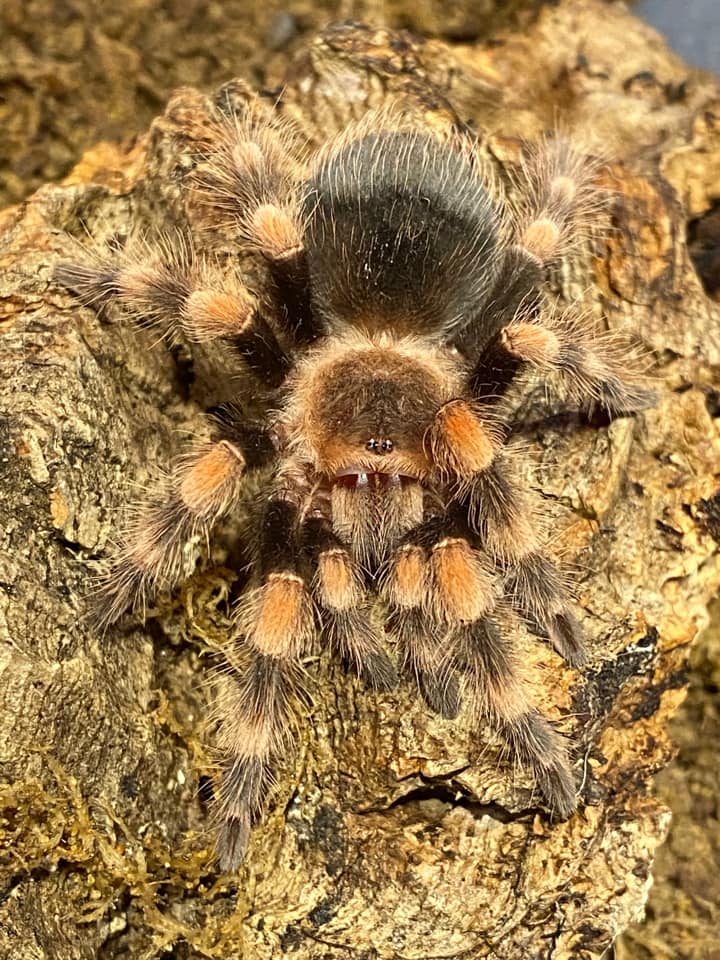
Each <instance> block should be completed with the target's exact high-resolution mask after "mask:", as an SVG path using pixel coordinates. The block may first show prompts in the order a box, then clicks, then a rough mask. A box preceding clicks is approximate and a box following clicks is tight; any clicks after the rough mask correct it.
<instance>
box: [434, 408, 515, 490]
mask: <svg viewBox="0 0 720 960" xmlns="http://www.w3.org/2000/svg"><path fill="white" fill-rule="evenodd" d="M488 412H489V411H484V410H483V409H482V408H480V407H479V406H476V407H473V406H472V405H471V404H469V403H468V402H467V401H465V400H461V399H458V400H451V401H450V402H449V403H446V404H444V405H443V406H442V407H441V408H440V410H439V411H438V412H437V414H436V415H435V419H434V420H433V422H432V424H431V425H430V427H429V429H428V431H427V434H426V437H425V445H426V447H427V448H428V449H429V452H430V456H431V457H432V460H433V463H434V464H435V466H436V467H437V469H438V470H439V471H440V473H441V474H442V475H443V476H446V477H447V476H451V477H453V478H458V479H461V480H467V479H469V478H471V477H472V476H473V475H474V474H475V473H477V472H478V471H480V470H484V469H485V468H486V467H488V466H489V465H490V464H491V463H492V461H493V460H494V458H495V456H496V454H497V452H498V450H499V449H500V446H501V435H500V432H499V430H498V429H497V426H496V425H495V424H494V423H493V422H492V420H490V419H489V417H488V416H487V415H486V416H483V414H487V413H488Z"/></svg>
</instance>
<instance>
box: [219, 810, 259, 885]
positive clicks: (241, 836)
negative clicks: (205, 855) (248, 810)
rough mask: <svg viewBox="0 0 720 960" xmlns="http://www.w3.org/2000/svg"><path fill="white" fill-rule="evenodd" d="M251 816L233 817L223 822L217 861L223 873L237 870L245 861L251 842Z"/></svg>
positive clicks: (220, 830)
mask: <svg viewBox="0 0 720 960" xmlns="http://www.w3.org/2000/svg"><path fill="white" fill-rule="evenodd" d="M250 827H251V824H250V815H249V814H242V815H240V816H231V817H228V818H227V819H226V820H224V821H223V823H222V825H221V827H220V829H219V831H218V836H217V848H216V852H217V859H218V865H219V867H220V869H221V870H222V871H223V873H232V872H233V871H235V870H237V869H238V867H239V866H240V864H241V863H242V862H243V860H244V859H245V854H246V853H247V849H248V844H249V842H250Z"/></svg>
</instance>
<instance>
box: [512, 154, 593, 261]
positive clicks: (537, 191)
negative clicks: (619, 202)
mask: <svg viewBox="0 0 720 960" xmlns="http://www.w3.org/2000/svg"><path fill="white" fill-rule="evenodd" d="M598 171H599V164H598V163H597V161H594V160H592V159H591V158H590V157H588V156H587V155H585V154H582V153H578V152H577V151H576V150H575V149H574V147H573V146H572V145H571V144H570V143H569V142H568V141H567V140H566V139H563V138H562V137H553V138H550V137H548V138H545V139H544V140H541V141H540V142H539V143H537V144H526V146H525V150H524V155H523V158H522V162H521V165H520V169H519V171H518V172H517V174H516V185H517V194H518V197H519V199H518V201H517V207H516V214H515V229H514V233H515V237H516V243H517V244H518V245H519V246H520V247H521V248H522V249H523V250H525V251H527V253H528V254H529V255H530V256H531V257H534V258H535V259H536V260H537V261H538V262H539V263H542V264H549V263H552V262H553V261H555V260H556V259H557V258H558V257H559V256H561V255H563V254H567V253H568V251H569V250H570V249H571V248H573V247H575V246H576V245H577V244H578V243H579V242H581V241H582V240H585V239H587V237H588V236H589V235H590V233H591V231H592V229H593V228H596V224H597V222H598V219H599V214H600V213H601V212H602V210H603V209H604V208H605V207H606V206H607V198H606V196H605V195H604V193H603V191H601V190H600V189H599V188H598V186H597V174H598Z"/></svg>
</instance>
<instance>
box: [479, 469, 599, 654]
mask: <svg viewBox="0 0 720 960" xmlns="http://www.w3.org/2000/svg"><path fill="white" fill-rule="evenodd" d="M465 503H466V506H467V511H468V520H469V523H470V526H471V528H472V529H473V530H474V531H475V532H476V533H478V535H479V537H480V541H481V543H482V545H483V548H484V550H485V552H487V553H488V554H489V555H490V556H491V557H492V558H493V559H494V560H495V561H496V563H497V564H498V565H499V566H500V567H501V568H502V569H504V570H505V574H504V583H505V592H506V594H507V595H508V596H509V597H510V600H511V602H512V605H513V607H514V608H515V609H516V610H517V611H518V612H519V613H520V614H521V615H522V617H523V618H524V619H525V621H526V623H527V624H528V626H529V627H530V629H531V630H532V631H533V632H534V633H536V634H538V635H539V636H541V637H543V638H545V639H548V640H550V642H551V643H552V645H553V647H554V648H555V649H556V650H557V652H558V653H559V654H560V655H561V656H562V657H564V659H565V660H567V662H568V663H570V664H571V665H572V666H574V667H579V666H582V664H583V663H584V662H585V650H584V645H583V635H582V630H581V629H580V626H579V624H578V623H577V621H576V619H575V617H574V616H573V614H572V612H571V610H570V607H569V600H568V595H567V591H566V589H565V586H564V584H563V582H562V578H561V577H560V574H559V572H558V570H557V567H556V566H555V564H554V563H553V562H552V561H551V560H550V559H549V558H547V557H545V556H543V555H542V553H541V552H540V540H539V537H538V535H537V532H536V530H535V528H534V525H533V522H532V509H531V505H530V504H529V503H528V502H527V500H526V497H525V496H524V495H523V494H522V493H521V491H520V490H519V489H518V488H517V486H516V485H515V484H514V483H513V482H512V481H511V479H510V477H509V476H508V475H507V472H506V470H505V468H504V464H503V461H502V459H500V458H498V459H496V460H495V461H494V462H493V464H492V465H491V466H490V467H489V468H488V469H487V470H484V471H482V472H480V473H478V474H477V475H476V476H475V477H474V479H473V481H472V484H471V485H470V486H469V488H468V490H467V492H466V493H465Z"/></svg>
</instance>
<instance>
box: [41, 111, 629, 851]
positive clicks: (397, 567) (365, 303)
mask: <svg viewBox="0 0 720 960" xmlns="http://www.w3.org/2000/svg"><path fill="white" fill-rule="evenodd" d="M213 144H214V145H213V147H212V148H211V149H209V151H208V153H207V155H206V156H204V157H203V158H201V160H200V162H199V164H198V168H197V175H196V177H195V179H194V182H193V185H192V187H191V190H192V192H193V196H195V197H196V196H197V194H198V192H199V193H200V195H201V199H202V201H203V202H204V203H206V204H208V205H209V206H210V208H211V209H212V210H214V212H215V213H214V215H216V217H217V219H218V222H220V221H223V222H224V224H225V225H227V224H231V225H232V227H233V228H234V231H235V236H236V237H237V238H239V241H240V246H241V248H242V249H243V250H245V251H246V252H247V251H248V250H252V251H254V252H255V254H256V255H257V257H258V259H259V261H261V262H262V263H264V268H265V271H266V273H265V275H266V277H267V281H268V282H267V289H265V290H264V291H263V297H259V296H258V297H256V296H253V295H252V294H251V293H250V292H249V291H248V289H247V287H246V286H245V285H244V284H243V282H242V280H241V279H240V277H239V276H238V271H237V269H236V268H235V267H234V266H233V264H232V262H231V261H229V260H228V258H227V256H226V258H225V260H224V261H221V258H220V257H219V256H218V257H215V258H210V257H208V256H201V255H199V254H198V253H197V252H193V250H194V247H195V246H196V245H195V244H193V243H192V242H191V238H188V237H185V238H184V239H183V240H182V242H176V241H175V240H171V239H168V238H165V239H164V240H163V241H162V242H160V243H159V244H157V245H156V246H155V247H152V246H150V245H147V246H145V247H143V251H142V254H141V255H139V254H138V253H137V250H136V251H135V252H133V250H132V247H131V248H130V249H129V250H127V251H126V252H125V253H121V254H120V255H118V256H117V257H112V258H110V257H108V258H103V257H99V256H96V257H94V258H92V259H90V260H88V261H86V262H85V263H79V264H64V265H62V266H61V267H60V268H59V270H58V278H59V280H60V281H61V282H62V283H63V284H64V285H66V286H68V287H70V288H71V289H73V290H74V291H75V292H76V294H77V295H78V296H79V298H80V299H81V300H82V301H83V302H85V303H87V304H94V305H102V304H104V303H106V302H108V301H110V300H111V299H115V300H117V301H119V303H120V304H121V305H122V306H123V307H124V308H125V309H126V310H127V311H128V312H129V313H130V314H131V315H132V316H133V318H134V319H135V320H136V321H137V322H139V323H143V324H148V323H151V324H159V325H161V326H162V328H163V330H164V332H166V333H169V334H173V333H180V334H183V335H184V336H185V338H186V339H187V340H190V341H204V342H208V341H216V342H217V343H218V344H219V342H220V341H222V342H223V343H224V344H225V345H229V347H230V348H231V349H233V350H234V351H235V356H236V357H237V361H238V364H239V365H241V366H242V369H243V370H245V371H246V373H247V375H248V376H253V377H255V378H256V379H257V386H258V394H259V396H260V399H261V402H262V409H263V410H264V411H265V413H264V415H263V416H261V417H259V418H255V419H254V420H251V419H249V418H248V417H247V416H246V415H244V413H243V410H242V408H241V406H240V405H239V404H238V403H232V402H231V403H227V404H224V405H223V406H222V407H220V408H218V409H215V410H214V411H213V413H212V415H211V416H212V421H213V431H214V432H213V434H212V437H211V439H210V440H209V441H206V442H203V443H202V444H197V445H196V446H195V447H194V448H193V449H192V451H191V452H190V453H189V454H188V455H187V456H186V457H185V458H184V459H183V460H182V461H181V462H180V463H179V464H178V466H177V468H176V470H175V472H174V473H173V475H172V476H171V477H170V478H168V480H167V482H166V483H165V485H164V486H162V487H160V488H159V489H158V491H157V493H156V495H155V496H154V497H152V498H151V499H150V500H148V501H147V502H146V503H145V504H144V505H143V506H142V507H140V508H139V510H138V514H137V518H136V522H135V524H134V526H132V528H131V529H129V530H128V532H127V534H126V536H125V539H124V543H123V546H122V548H121V550H120V552H119V554H118V555H117V557H116V560H115V564H114V566H113V569H112V571H111V573H110V574H109V575H108V577H107V578H106V579H105V581H104V584H103V588H102V591H101V604H102V609H101V614H100V617H101V620H102V621H103V622H105V623H109V622H110V621H112V620H114V619H116V618H117V617H118V616H119V615H120V614H121V613H122V612H123V611H124V610H125V609H127V608H128V607H132V606H142V605H143V604H144V603H145V601H146V599H148V597H149V596H150V594H151V593H152V592H153V591H154V590H155V589H157V587H158V586H160V585H164V586H168V585H170V586H171V585H173V584H174V583H177V582H178V581H179V580H180V579H182V576H183V574H184V573H185V572H186V571H185V570H184V563H183V552H184V548H185V546H186V545H187V544H188V542H189V541H190V540H191V539H192V538H195V537H197V536H198V535H202V536H207V535H208V533H209V531H210V529H211V527H212V526H213V524H215V523H216V522H217V521H218V520H219V519H220V518H221V517H222V516H223V515H225V514H227V513H228V512H229V511H232V509H233V507H234V505H235V504H236V503H237V501H238V498H239V497H240V495H241V491H242V487H243V479H244V477H245V475H246V474H247V472H248V471H261V470H264V471H265V473H264V476H265V479H264V480H261V481H260V483H261V486H260V489H261V496H260V497H258V498H256V499H255V500H254V501H253V502H254V507H253V508H252V509H254V510H257V516H255V518H254V523H251V525H250V527H251V529H252V538H253V540H254V543H253V548H254V559H253V567H252V574H251V580H250V584H249V587H248V588H247V589H246V591H245V593H244V595H243V597H242V598H241V600H240V602H239V603H238V605H237V608H236V611H235V613H234V629H233V634H232V637H231V638H230V641H229V643H228V655H227V660H228V664H229V667H228V670H227V671H226V672H225V675H224V684H225V686H224V693H223V695H222V697H221V701H220V712H221V715H222V726H221V734H220V736H221V745H222V747H223V749H224V753H225V766H224V772H223V778H222V783H221V787H220V795H221V802H220V809H221V829H220V841H219V854H220V860H221V863H222V865H223V866H224V867H226V868H232V867H235V866H236V865H237V864H238V863H239V862H240V860H241V859H242V857H243V855H244V851H245V848H246V846H247V842H248V838H249V832H250V826H251V823H252V820H253V818H254V817H255V816H256V815H257V814H258V812H259V810H260V808H261V806H262V799H263V795H264V792H265V791H266V790H267V786H268V782H269V780H270V777H271V769H270V768H271V764H272V760H273V756H274V755H276V754H277V752H278V750H279V748H280V747H281V745H282V743H283V741H284V740H285V739H286V737H287V735H288V731H289V729H290V728H291V725H292V708H293V703H294V702H295V698H296V696H297V694H298V690H299V688H300V687H301V685H302V677H303V670H302V668H301V666H302V661H303V659H304V658H306V656H307V654H308V652H309V650H310V649H311V646H312V645H313V644H314V643H315V642H316V641H317V638H321V641H322V642H327V643H329V644H330V645H331V646H332V647H333V648H334V649H335V650H336V651H337V652H338V653H339V654H340V655H341V656H342V657H343V658H344V659H345V660H346V661H348V662H349V663H350V664H351V665H352V667H353V668H354V669H356V670H357V672H358V673H359V674H360V675H361V676H362V677H364V678H365V679H366V680H367V681H368V682H369V683H370V684H371V685H372V686H374V687H376V688H380V689H386V688H389V687H391V686H392V685H393V684H394V683H395V680H396V670H395V666H394V665H393V659H395V660H397V662H399V663H400V664H401V665H402V667H403V668H404V669H405V670H406V671H407V672H409V673H410V674H411V675H412V676H413V677H414V679H415V681H416V682H417V685H418V686H419V688H420V690H421V691H422V694H423V696H424V698H425V700H426V701H427V703H428V705H429V706H430V707H431V708H432V709H433V710H435V711H437V712H438V713H440V714H442V715H444V716H447V717H453V716H455V715H456V714H457V713H458V712H459V710H460V707H461V705H462V704H463V702H465V703H466V704H467V705H468V709H469V710H470V711H471V713H472V715H473V716H475V717H477V718H478V719H482V718H485V719H486V720H487V721H489V722H490V723H491V724H493V725H494V726H495V728H496V729H497V730H498V732H499V733H500V734H501V736H503V737H504V738H505V740H506V741H507V743H508V745H509V747H510V748H511V750H512V751H513V752H514V754H515V756H516V757H517V758H518V759H519V760H520V761H521V762H522V763H524V764H526V765H527V766H529V767H530V768H531V770H532V772H533V774H534V776H535V778H536V781H537V784H538V786H539V788H540V790H541V791H542V793H543V795H544V798H545V800H546V802H547V804H548V806H549V808H550V809H551V811H552V812H553V813H555V814H556V815H558V816H560V817H564V816H567V815H569V814H570V813H571V812H572V811H573V810H574V809H575V806H576V799H575V781H574V778H573V774H572V771H571V765H570V760H569V756H568V745H567V742H566V740H565V739H564V738H563V737H562V736H561V735H560V734H559V733H558V732H556V730H555V729H554V728H553V726H552V725H551V724H550V723H549V721H548V720H547V719H545V718H544V717H543V716H542V715H541V714H540V712H539V711H538V710H537V709H536V708H534V707H533V705H532V702H531V699H530V697H529V695H528V690H527V689H526V685H525V684H524V682H523V681H522V679H521V677H520V674H519V671H518V667H517V664H516V661H515V658H514V656H513V646H512V639H511V637H510V636H508V635H507V632H506V631H504V630H502V629H501V628H500V626H499V622H500V620H501V617H500V616H499V614H500V612H503V617H502V619H503V622H504V623H506V624H507V621H508V617H507V614H506V613H505V612H504V611H506V610H507V609H514V611H515V612H516V614H517V615H519V616H520V617H521V618H522V619H524V620H525V622H526V623H527V624H528V625H529V626H530V628H531V629H532V630H534V631H535V632H536V633H538V634H539V635H541V636H544V637H546V638H549V640H550V642H551V643H552V644H553V646H554V647H555V649H556V650H557V651H558V653H560V654H561V655H562V656H563V657H564V658H565V659H566V660H567V661H568V662H569V663H571V664H573V665H580V664H582V662H583V660H584V653H583V643H582V639H581V635H580V630H579V628H578V626H577V624H576V621H575V619H574V617H573V615H572V613H571V612H570V609H569V606H568V598H567V595H566V591H565V589H564V587H563V584H562V580H561V577H560V576H559V574H558V571H557V569H556V567H555V565H554V564H553V563H552V562H551V560H550V559H548V557H546V556H545V555H544V553H543V552H542V549H541V544H540V540H539V536H538V534H537V532H536V529H535V526H534V523H533V521H532V517H531V513H530V511H529V507H528V504H527V501H526V496H525V494H524V492H523V491H522V490H521V489H519V485H518V484H517V482H516V481H514V480H513V474H512V470H511V467H512V461H513V454H512V452H511V450H510V449H509V448H507V447H506V446H505V440H506V438H507V436H508V433H509V431H510V427H511V426H512V424H511V423H510V422H509V419H510V418H509V416H508V414H507V408H506V404H505V403H504V398H505V394H506V392H507V390H508V387H509V386H510V385H511V383H512V382H513V381H514V380H515V379H516V378H517V377H519V376H522V375H523V374H525V373H526V371H540V372H543V373H547V374H553V375H555V379H556V380H559V381H561V382H562V383H564V386H565V388H566V389H567V390H568V392H569V394H570V396H571V398H572V399H573V400H575V401H586V400H591V401H596V402H598V403H600V404H602V405H604V406H605V407H606V408H608V409H609V410H610V411H611V412H614V413H623V412H629V411H633V410H636V409H639V408H640V407H642V406H644V405H645V404H646V402H647V400H648V394H647V392H646V391H645V390H644V389H643V388H642V387H641V386H638V385H637V382H635V383H633V382H632V380H631V379H630V378H629V376H628V375H627V374H626V373H625V372H624V370H623V368H622V365H621V363H620V360H619V353H618V350H617V348H616V347H614V346H613V343H612V341H610V340H608V338H607V337H605V338H603V337H598V336H596V335H594V334H593V332H592V330H590V329H588V324H587V322H584V321H583V319H582V317H581V316H579V315H577V314H574V313H568V312H564V313H559V312H558V311H557V310H555V309H553V308H552V307H551V305H550V302H549V299H548V298H547V297H545V296H544V294H543V285H544V282H545V279H546V272H547V269H548V267H549V265H551V264H552V263H553V262H555V261H556V260H557V259H558V258H559V257H561V256H562V255H563V254H564V253H565V252H566V251H567V250H568V247H569V245H570V244H572V243H573V241H574V239H575V237H576V236H577V232H578V230H582V228H583V225H585V224H586V223H587V221H588V218H589V217H591V216H592V213H593V210H594V209H595V206H594V205H595V203H596V194H595V192H594V190H593V188H592V184H591V179H592V173H593V171H592V167H591V166H590V165H589V164H587V163H586V162H585V161H584V160H583V159H582V158H580V157H579V156H578V155H577V154H575V153H574V152H573V151H572V150H571V149H570V148H569V147H568V146H567V145H566V144H565V143H564V142H561V141H559V140H558V141H552V140H549V141H547V142H546V143H545V144H544V145H543V146H542V148H538V149H535V150H532V151H529V152H528V155H527V157H526V160H525V162H524V164H523V165H522V177H521V180H522V182H523V185H524V187H525V197H524V200H523V201H522V203H521V204H519V205H515V207H514V208H512V212H509V211H510V210H511V208H510V206H509V205H508V204H507V203H506V202H505V201H502V200H501V199H500V197H499V190H498V188H497V186H496V185H493V186H492V188H491V183H490V181H489V180H488V179H487V178H484V177H483V175H482V173H481V171H480V163H479V160H478V157H477V151H476V150H475V147H474V145H473V144H472V143H471V142H470V140H469V138H465V137H464V136H463V135H461V134H459V133H453V134H448V135H447V136H446V137H443V136H440V135H435V134H431V133H428V132H424V131H421V130H420V129H418V128H417V127H416V126H414V125H413V124H412V123H411V122H409V121H403V120H402V118H401V117H400V115H399V114H398V113H395V114H385V115H381V116H379V117H373V116H370V117H369V118H366V119H365V120H364V121H360V122H359V123H358V124H356V125H355V126H353V127H351V128H350V129H348V130H347V131H345V132H344V133H343V135H342V136H339V137H337V138H336V139H334V140H332V141H331V142H330V143H328V144H327V145H326V146H324V147H323V148H321V149H319V150H317V151H314V152H313V151H310V152H309V156H302V155H301V152H300V151H298V149H297V148H296V145H295V142H294V141H293V138H292V136H291V135H290V134H289V133H288V131H287V130H286V129H285V128H284V127H283V126H282V125H281V124H279V123H278V122H277V120H275V119H273V118H272V117H270V116H265V115H264V114H263V113H262V110H261V109H260V108H259V107H258V108H256V109H248V111H247V115H246V116H243V117H240V118H239V117H237V116H234V117H233V118H232V119H231V120H230V121H228V120H225V121H224V122H220V121H218V127H217V129H216V130H215V132H214V138H213ZM206 242H207V240H206ZM378 623H384V629H383V628H380V629H378V626H377V625H378ZM389 650H393V651H394V653H395V657H394V658H393V659H391V657H390V655H389V653H388V651H389Z"/></svg>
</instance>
